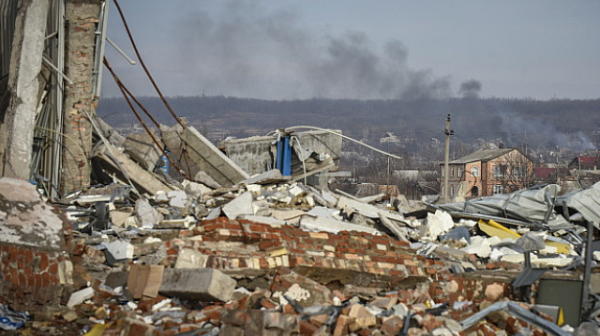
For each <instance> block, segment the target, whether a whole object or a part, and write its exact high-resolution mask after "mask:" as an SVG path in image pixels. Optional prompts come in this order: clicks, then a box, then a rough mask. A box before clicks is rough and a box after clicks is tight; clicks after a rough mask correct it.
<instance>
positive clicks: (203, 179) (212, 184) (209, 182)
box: [194, 170, 222, 189]
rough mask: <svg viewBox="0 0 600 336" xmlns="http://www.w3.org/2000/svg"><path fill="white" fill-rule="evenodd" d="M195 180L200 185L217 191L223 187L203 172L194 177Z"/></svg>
mask: <svg viewBox="0 0 600 336" xmlns="http://www.w3.org/2000/svg"><path fill="white" fill-rule="evenodd" d="M194 180H195V181H196V182H198V183H202V184H204V185H205V186H207V187H209V188H213V189H217V188H221V187H222V185H220V184H219V182H217V181H215V179H213V178H212V177H210V175H208V174H207V173H206V172H204V171H202V170H201V171H199V172H197V173H196V175H194Z"/></svg>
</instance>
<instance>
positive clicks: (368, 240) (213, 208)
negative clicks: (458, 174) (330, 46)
mask: <svg viewBox="0 0 600 336" xmlns="http://www.w3.org/2000/svg"><path fill="white" fill-rule="evenodd" d="M113 4H114V5H115V6H116V7H117V8H118V2H117V1H114V2H110V3H109V2H108V1H93V0H77V1H75V0H66V1H65V0H52V1H25V0H21V1H8V0H4V1H2V0H0V15H2V21H1V23H2V25H3V29H2V32H1V36H2V41H1V45H2V49H1V52H2V58H1V60H2V67H1V69H2V71H3V72H2V85H3V87H5V88H8V89H7V90H6V91H3V94H2V95H1V97H2V99H3V101H2V105H1V106H2V108H3V109H2V111H1V112H2V118H3V119H2V135H3V137H4V138H3V139H2V143H1V144H2V146H1V147H2V158H3V166H2V167H3V168H2V176H3V177H2V178H0V255H1V256H2V261H1V263H0V279H1V281H0V329H2V330H3V332H4V333H7V334H10V333H12V334H15V335H16V334H23V335H90V336H91V335H131V336H133V335H213V336H214V335H411V336H417V335H439V336H441V335H448V336H450V335H473V336H474V335H492V334H505V335H525V334H527V335H529V334H533V335H544V334H551V335H560V336H567V335H571V334H573V332H577V333H578V335H582V334H585V335H587V333H589V334H597V333H598V326H597V324H598V323H599V320H598V316H597V315H598V311H597V310H596V308H597V304H598V302H597V301H596V299H595V298H596V296H595V295H596V294H600V276H599V275H600V273H598V272H597V269H596V267H595V266H596V262H597V261H598V260H600V255H599V253H598V251H597V242H596V241H594V238H595V237H596V234H595V232H596V230H598V229H599V227H598V225H599V223H600V212H599V210H598V209H600V184H595V185H594V186H592V187H591V188H588V189H582V190H578V191H575V192H573V193H570V194H567V195H563V196H558V192H559V189H560V187H559V186H558V185H555V184H550V185H546V186H539V187H532V188H529V189H525V190H521V191H517V192H514V193H510V194H499V195H494V196H491V197H482V198H477V199H471V200H468V201H465V202H458V203H449V204H443V205H436V204H429V203H419V202H411V201H407V200H406V199H405V198H403V197H402V195H400V194H398V195H395V194H394V195H389V193H388V196H391V197H388V199H386V194H385V193H384V192H383V191H382V190H381V189H379V188H376V189H377V191H379V192H380V193H377V194H375V195H369V196H364V197H363V195H362V194H360V195H359V194H348V193H345V192H343V191H341V190H336V191H332V190H330V189H329V188H328V187H327V181H325V182H323V181H322V180H320V179H319V178H317V175H318V174H320V173H323V172H328V171H330V170H335V162H336V160H337V159H338V158H339V155H340V153H341V150H342V140H341V139H342V135H341V134H340V132H339V131H333V130H319V131H314V130H312V131H306V132H300V131H298V130H297V129H291V128H288V129H281V130H274V131H273V132H272V133H271V134H269V135H267V136H264V137H259V138H249V139H228V140H226V141H224V142H223V143H222V144H220V145H219V146H217V145H215V144H213V143H211V142H210V141H209V140H207V139H206V138H205V137H204V136H203V135H202V134H201V133H200V132H199V131H198V130H196V129H195V128H194V127H192V126H190V125H189V124H187V123H186V121H185V120H182V119H180V118H178V117H176V115H175V114H174V115H173V121H172V125H160V124H159V125H155V127H145V131H146V132H143V133H137V134H131V135H129V136H128V137H127V138H124V137H122V136H121V135H119V134H118V133H117V132H116V131H115V130H113V129H112V128H111V127H110V126H108V125H107V124H106V123H104V122H103V121H102V120H101V119H99V118H97V117H96V116H95V114H94V108H95V104H96V102H97V98H96V97H97V96H99V95H100V91H99V87H98V86H97V83H98V82H99V81H98V76H99V74H100V73H101V72H102V71H101V70H102V69H103V68H102V66H101V61H102V59H103V53H102V48H104V42H105V40H106V37H105V35H104V34H103V31H104V27H105V25H104V23H105V22H106V17H107V15H108V13H109V7H110V8H112V7H111V6H112V5H113ZM118 11H119V12H120V9H119V10H118ZM111 13H112V12H111ZM15 41H17V42H15ZM6 60H10V63H7V62H6ZM138 60H139V61H140V63H143V62H142V61H141V57H139V55H138ZM7 64H8V65H7ZM104 64H105V66H106V69H108V70H109V71H110V72H111V74H112V70H111V68H110V64H109V63H108V62H105V63H104ZM115 79H117V77H116V76H115ZM27 83H29V84H30V83H35V84H34V85H24V84H27ZM121 88H122V89H123V91H124V93H125V94H126V97H129V98H130V99H131V100H135V97H134V96H133V95H132V94H127V89H126V87H125V86H124V84H122V85H121ZM165 103H166V100H165ZM166 104H168V103H166ZM132 106H133V104H132ZM139 108H142V107H141V106H140V107H139ZM142 109H143V108H142ZM132 110H134V111H135V108H132ZM119 112H121V111H119ZM123 112H124V111H123ZM219 147H221V148H222V149H220V148H219ZM480 161H482V160H478V162H480ZM465 162H466V161H465ZM469 162H471V161H469ZM490 162H491V161H490ZM465 164H466V163H465ZM480 169H481V170H484V169H483V167H481V168H480ZM485 170H486V171H489V170H492V171H493V169H492V168H491V167H488V169H485ZM464 171H465V169H463V172H464ZM324 175H326V174H324ZM310 178H314V180H313V181H310ZM365 188H366V186H365ZM373 188H375V186H373ZM481 188H482V189H481V190H482V192H481V194H482V195H483V185H482V187H481ZM387 189H388V188H386V190H387ZM396 190H397V189H396ZM505 191H506V190H505Z"/></svg>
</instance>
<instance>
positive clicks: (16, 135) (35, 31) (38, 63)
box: [0, 0, 48, 180]
mask: <svg viewBox="0 0 600 336" xmlns="http://www.w3.org/2000/svg"><path fill="white" fill-rule="evenodd" d="M47 17H48V1H47V0H19V9H18V14H17V19H16V21H15V33H14V38H13V44H12V52H11V57H10V71H9V79H8V90H9V92H10V102H9V105H8V109H7V112H6V118H5V125H4V126H5V132H3V134H2V135H1V137H2V138H1V139H0V140H2V141H0V142H1V143H2V144H5V152H4V158H3V164H2V168H3V169H2V173H3V175H5V176H10V177H16V178H20V179H25V180H28V179H29V177H30V173H31V170H30V164H31V152H32V145H33V129H34V126H35V116H36V111H37V107H38V104H39V96H40V79H39V77H38V75H39V74H40V71H41V68H42V52H43V49H44V37H45V31H46V19H47Z"/></svg>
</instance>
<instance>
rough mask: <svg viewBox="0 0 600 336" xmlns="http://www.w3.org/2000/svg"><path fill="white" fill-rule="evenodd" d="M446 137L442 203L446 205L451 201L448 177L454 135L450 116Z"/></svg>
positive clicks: (445, 131)
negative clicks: (451, 140) (451, 143)
mask: <svg viewBox="0 0 600 336" xmlns="http://www.w3.org/2000/svg"><path fill="white" fill-rule="evenodd" d="M444 135H446V151H445V153H444V186H443V189H442V190H443V192H444V193H443V194H442V202H441V203H446V202H448V201H450V199H449V197H448V175H450V165H449V161H450V136H451V135H454V131H453V130H451V129H450V114H448V116H447V117H446V129H444Z"/></svg>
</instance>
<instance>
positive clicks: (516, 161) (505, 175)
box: [440, 148, 533, 198]
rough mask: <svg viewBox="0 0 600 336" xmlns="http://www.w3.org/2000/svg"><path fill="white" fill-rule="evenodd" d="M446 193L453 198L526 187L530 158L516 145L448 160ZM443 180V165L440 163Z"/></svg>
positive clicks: (529, 171) (500, 192)
mask: <svg viewBox="0 0 600 336" xmlns="http://www.w3.org/2000/svg"><path fill="white" fill-rule="evenodd" d="M449 166H450V167H449V168H450V169H449V170H450V172H449V176H448V188H449V189H448V195H449V196H450V197H452V198H455V197H456V196H461V197H465V198H471V197H478V196H489V195H495V194H504V193H510V192H513V191H516V190H519V189H523V188H526V187H528V186H529V185H530V184H531V177H532V175H533V162H532V161H531V159H529V158H528V157H527V156H526V155H525V154H523V153H522V152H521V151H520V150H518V149H516V148H500V149H485V150H479V151H476V152H473V153H471V154H469V155H466V156H463V157H461V158H459V159H456V160H454V161H451V162H450V164H449ZM440 167H441V174H440V176H442V177H441V179H440V181H442V183H443V181H444V165H443V164H441V165H440Z"/></svg>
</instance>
